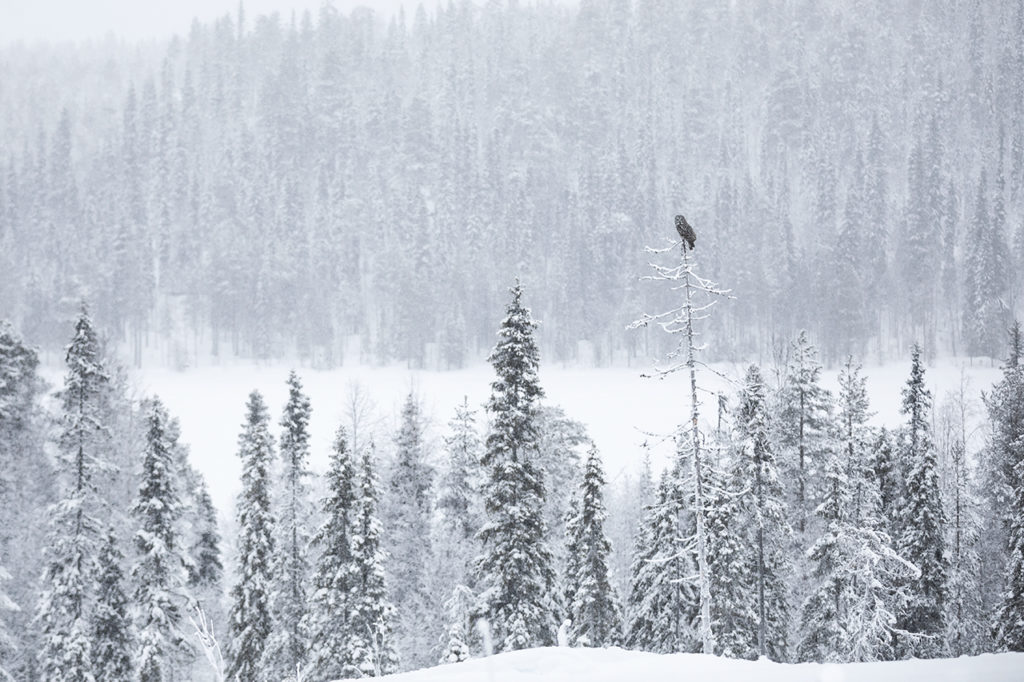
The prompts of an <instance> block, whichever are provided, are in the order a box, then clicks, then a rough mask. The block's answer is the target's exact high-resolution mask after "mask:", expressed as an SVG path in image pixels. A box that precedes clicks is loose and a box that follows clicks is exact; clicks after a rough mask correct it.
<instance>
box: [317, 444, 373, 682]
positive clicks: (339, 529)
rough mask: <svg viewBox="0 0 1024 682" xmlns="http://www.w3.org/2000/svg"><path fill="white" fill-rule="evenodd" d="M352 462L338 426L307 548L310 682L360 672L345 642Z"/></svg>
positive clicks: (351, 590) (351, 573) (351, 564)
mask: <svg viewBox="0 0 1024 682" xmlns="http://www.w3.org/2000/svg"><path fill="white" fill-rule="evenodd" d="M357 469H358V466H357V463H356V461H355V458H354V457H353V456H352V453H351V452H350V451H349V445H348V435H347V434H346V432H345V429H344V427H339V428H338V431H337V433H336V435H335V437H334V445H333V447H332V449H331V456H330V465H329V467H328V470H327V497H326V498H325V499H324V501H323V507H322V511H323V514H324V522H323V525H322V526H321V527H320V529H319V530H318V531H317V533H316V535H314V536H313V541H312V542H313V544H312V546H313V547H314V548H315V550H316V556H317V557H318V558H317V562H316V570H315V572H314V574H313V590H312V593H311V595H310V607H309V611H308V615H307V621H308V623H309V624H308V626H307V628H306V629H307V630H308V632H309V638H310V640H309V641H310V656H309V673H308V674H309V677H310V679H311V680H312V682H318V681H320V680H323V681H325V682H326V681H327V680H333V679H345V678H350V677H358V676H359V675H360V674H361V671H360V663H361V661H358V660H356V659H354V658H353V657H352V652H351V650H350V649H349V646H348V644H349V641H350V639H352V638H353V636H355V635H356V634H358V633H355V632H354V627H355V626H354V619H353V615H352V612H353V604H354V602H355V599H356V594H355V590H356V588H357V584H358V580H359V577H360V576H359V573H358V569H357V566H356V563H355V557H354V556H353V553H352V542H353V536H354V532H355V530H354V529H355V525H356V509H355V505H356V496H357V494H358V491H357V485H358V480H357Z"/></svg>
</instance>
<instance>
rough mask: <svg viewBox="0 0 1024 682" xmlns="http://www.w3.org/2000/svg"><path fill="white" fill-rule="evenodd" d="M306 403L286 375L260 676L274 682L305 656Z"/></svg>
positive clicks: (308, 519) (293, 379)
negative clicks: (269, 623) (267, 627)
mask: <svg viewBox="0 0 1024 682" xmlns="http://www.w3.org/2000/svg"><path fill="white" fill-rule="evenodd" d="M309 416H310V404H309V398H308V397H307V396H306V395H305V394H303V392H302V383H301V382H300V381H299V377H298V376H297V375H296V374H295V372H294V371H293V372H291V373H290V374H289V375H288V402H287V404H286V405H285V408H284V414H283V415H282V417H281V429H282V432H281V448H280V453H281V463H282V467H281V474H280V480H279V482H278V486H277V500H278V509H279V511H278V517H277V525H276V527H275V543H274V550H275V553H274V591H273V593H272V595H271V615H272V619H273V624H274V627H273V632H272V634H271V636H270V639H269V640H268V642H267V649H266V651H265V652H264V654H263V655H264V661H263V666H262V667H263V670H264V672H265V673H266V674H267V675H268V676H269V677H273V678H275V679H290V678H291V677H292V676H297V675H298V673H299V671H301V670H302V668H303V667H304V666H305V663H306V657H307V654H308V650H309V633H308V632H307V631H306V621H307V619H306V604H307V601H308V599H307V589H308V585H307V583H308V581H309V573H310V567H309V563H308V561H307V560H306V552H307V550H308V547H309V543H310V537H309V527H310V524H311V521H312V510H311V509H310V503H309V495H310V484H309V479H310V477H311V475H312V474H311V473H310V471H309Z"/></svg>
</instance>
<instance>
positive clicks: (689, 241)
mask: <svg viewBox="0 0 1024 682" xmlns="http://www.w3.org/2000/svg"><path fill="white" fill-rule="evenodd" d="M676 232H678V233H679V236H680V237H682V239H683V243H684V244H685V245H687V246H689V247H690V250H691V251H693V249H694V246H695V245H696V243H697V233H696V232H694V231H693V228H692V227H690V223H688V222H686V217H685V216H682V215H677V216H676ZM684 248H685V246H684Z"/></svg>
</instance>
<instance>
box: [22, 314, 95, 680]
mask: <svg viewBox="0 0 1024 682" xmlns="http://www.w3.org/2000/svg"><path fill="white" fill-rule="evenodd" d="M66 359H67V365H68V373H67V375H66V377H65V379H64V390H63V392H62V394H61V404H62V405H61V406H62V429H61V434H60V440H59V448H60V464H59V467H60V474H61V478H62V479H63V485H64V491H63V496H62V499H61V500H60V501H59V502H57V503H56V504H55V505H53V506H52V507H51V509H50V532H51V535H50V543H49V545H48V548H47V565H46V571H45V574H44V576H43V594H42V597H41V599H40V603H39V609H38V620H39V624H40V627H41V630H42V635H43V642H42V648H41V650H40V651H39V661H40V664H41V666H42V670H43V674H44V676H45V677H46V679H47V680H54V681H56V682H71V681H75V682H85V681H87V680H92V679H94V675H95V670H94V668H93V659H92V641H91V623H90V620H91V616H92V614H91V607H92V603H93V599H94V594H93V590H92V587H93V586H92V580H93V576H94V571H95V566H96V558H97V557H96V554H97V541H98V535H99V525H98V522H97V521H96V517H95V514H96V513H97V510H98V506H99V502H98V500H97V495H96V487H95V484H94V483H93V476H94V475H95V474H96V473H98V472H99V471H101V470H102V469H103V467H104V454H105V449H106V447H107V446H108V443H109V431H108V430H107V428H106V426H105V425H104V421H103V419H104V416H105V414H106V409H105V408H106V403H105V398H106V389H107V386H108V385H109V383H110V376H109V375H108V374H107V371H106V369H105V368H104V366H103V362H102V358H101V351H100V344H99V339H98V338H97V337H96V332H95V331H94V330H93V327H92V320H91V319H90V318H89V314H88V311H87V310H86V309H85V307H84V306H83V308H82V311H81V314H80V315H79V317H78V321H77V323H76V324H75V336H74V338H73V339H72V341H71V344H70V345H69V346H68V349H67V355H66Z"/></svg>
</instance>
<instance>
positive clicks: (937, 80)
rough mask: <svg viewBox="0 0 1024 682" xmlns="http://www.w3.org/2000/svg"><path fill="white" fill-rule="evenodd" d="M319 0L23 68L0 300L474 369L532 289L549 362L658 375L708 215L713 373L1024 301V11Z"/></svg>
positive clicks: (4, 151)
mask: <svg viewBox="0 0 1024 682" xmlns="http://www.w3.org/2000/svg"><path fill="white" fill-rule="evenodd" d="M404 16H405V19H392V20H391V21H390V23H384V22H380V21H378V20H377V19H376V18H375V17H374V15H373V13H372V12H370V11H368V10H357V11H355V12H353V13H351V14H349V15H343V14H341V13H339V12H337V11H336V10H333V9H331V8H330V6H329V5H325V6H324V8H323V9H321V10H320V11H319V13H316V14H309V13H307V14H304V15H302V16H300V17H297V18H296V19H295V20H293V21H289V20H288V19H281V18H278V17H277V16H274V17H265V16H262V17H240V16H233V17H225V18H224V19H221V20H219V21H217V22H214V23H212V24H200V23H196V24H194V26H193V29H192V31H191V32H190V33H189V35H188V36H186V37H184V38H175V39H173V40H171V41H169V42H168V43H166V44H164V45H156V46H154V45H153V44H151V43H146V44H130V43H119V42H112V41H111V42H106V43H100V44H83V45H80V46H78V47H73V46H67V45H64V46H56V47H32V48H27V47H23V46H13V47H7V48H4V49H0V69H2V73H3V74H4V77H3V79H2V81H0V273H2V275H0V310H4V311H6V312H5V313H4V315H5V316H12V317H13V319H14V322H15V324H16V325H17V326H19V327H20V328H21V329H22V330H23V332H24V334H25V335H26V337H27V338H28V339H29V340H30V341H31V342H33V343H36V344H39V345H41V346H42V347H44V348H54V349H55V348H58V347H60V346H61V345H62V344H63V343H65V340H66V336H67V325H68V323H69V320H71V319H72V318H73V316H74V314H75V312H76V311H77V309H78V303H79V301H80V300H82V299H87V300H88V301H90V303H91V305H92V307H93V310H94V312H95V315H96V318H97V319H98V321H100V322H101V324H102V325H103V326H104V327H106V328H108V329H111V330H116V334H117V339H116V340H117V341H119V342H121V343H124V344H125V345H127V347H128V348H129V349H130V351H131V352H132V355H133V356H134V359H135V361H136V363H139V362H141V361H142V358H143V357H144V356H146V354H147V353H148V352H149V351H147V350H146V349H147V345H149V346H150V347H154V346H159V347H160V348H162V357H164V358H167V359H169V361H171V362H174V363H180V364H190V363H192V362H194V361H195V358H197V357H205V356H207V355H209V354H216V355H220V356H227V357H230V356H242V357H255V358H276V357H285V356H289V357H292V356H298V357H300V358H303V359H304V360H306V361H308V362H309V363H310V364H313V365H319V366H332V365H337V364H339V363H341V362H345V361H350V360H352V359H353V358H351V357H346V355H348V356H351V355H352V354H358V355H359V356H360V357H359V360H363V361H367V360H368V361H374V362H388V361H396V360H403V361H408V362H410V363H411V364H413V365H420V366H442V367H445V366H447V367H457V366H461V365H462V364H464V363H466V362H469V361H475V360H478V359H480V358H482V357H483V356H484V354H485V353H486V351H487V349H489V348H490V347H491V345H492V343H493V339H494V336H493V335H494V329H495V325H496V323H497V321H498V320H497V314H498V311H500V310H501V306H502V302H503V301H504V300H505V298H506V296H507V288H508V286H510V285H511V284H512V283H513V282H514V280H515V278H516V277H519V278H521V279H522V281H523V283H524V285H525V288H526V295H525V300H526V303H527V304H528V305H530V306H531V307H532V308H533V311H534V314H535V316H536V317H537V318H538V319H539V320H541V321H542V326H541V329H540V332H539V339H540V343H541V345H542V348H543V349H544V350H545V353H546V354H547V357H548V358H550V359H551V360H553V361H570V362H571V361H574V360H578V359H580V356H581V355H585V356H588V357H587V358H586V359H588V360H592V361H594V362H596V363H599V364H605V363H612V362H622V361H631V360H635V359H643V360H646V359H648V358H650V357H654V356H656V355H659V354H661V353H663V352H664V350H665V348H664V346H665V344H668V343H671V339H665V338H659V337H658V335H656V334H648V333H645V332H626V331H625V326H626V325H627V324H628V323H629V322H631V321H632V320H634V319H636V318H637V317H638V316H639V315H640V314H641V313H643V312H645V311H647V312H651V311H657V310H662V309H664V308H665V307H666V304H668V303H670V297H671V296H672V295H673V294H672V293H671V292H669V291H666V290H664V289H663V288H659V287H656V286H652V285H651V283H649V282H643V281H641V280H640V277H642V276H644V275H646V274H648V268H647V261H648V259H649V258H650V256H649V254H647V253H645V251H644V247H645V246H655V247H661V246H664V245H665V240H667V239H670V238H673V237H674V236H675V234H674V230H673V216H674V215H675V214H676V213H684V214H685V215H686V216H687V219H688V220H689V222H690V223H691V224H692V225H693V226H694V228H695V230H696V233H697V250H696V252H695V255H696V257H697V259H698V264H699V268H700V271H701V273H702V274H703V275H705V276H708V277H711V278H712V279H714V280H715V281H717V282H718V283H720V284H721V285H722V286H723V287H725V288H729V289H731V290H732V293H733V294H734V295H735V297H736V299H735V301H731V302H728V303H726V304H723V305H721V306H720V307H719V308H718V309H717V310H716V314H715V315H714V316H713V317H712V319H711V320H709V325H710V328H709V329H708V331H707V334H706V336H705V337H703V339H702V341H703V342H705V343H707V344H708V350H709V352H708V355H709V357H710V358H711V359H722V360H730V359H738V358H744V357H751V356H754V355H764V354H766V353H772V352H774V351H775V350H776V349H779V348H785V347H786V344H787V343H788V341H789V340H790V339H791V338H792V337H793V335H794V334H795V332H796V331H797V330H798V329H801V328H806V329H808V330H809V332H810V333H811V336H812V338H814V339H815V340H816V341H817V343H818V345H819V346H820V348H821V350H822V354H823V358H824V360H825V361H826V362H827V363H829V364H835V363H837V362H838V361H839V360H840V359H841V358H843V357H844V356H845V355H846V354H847V353H854V354H856V355H859V356H863V357H866V358H868V359H875V358H877V359H886V358H892V357H902V356H905V351H906V348H908V347H909V345H910V344H911V343H912V342H915V341H919V342H921V343H923V345H924V348H925V353H926V354H928V355H934V354H938V353H957V354H961V355H971V356H996V357H998V356H999V354H1000V352H1001V349H1002V346H1003V343H1004V339H1005V329H1006V327H1007V326H1008V324H1009V322H1010V321H1011V319H1012V318H1013V317H1014V315H1015V313H1017V312H1019V309H1020V303H1019V301H1020V299H1021V296H1020V293H1021V286H1022V284H1024V281H1022V280H1024V278H1018V277H1015V273H1019V272H1024V192H1022V189H1024V1H1022V0H992V1H991V2H954V1H952V0H938V1H933V2H919V3H905V4H900V3H890V2H886V1H883V0H861V1H859V2H847V1H845V0H844V1H840V0H833V1H830V2H819V1H816V0H794V1H792V2H786V3H772V7H770V8H769V7H767V6H763V5H761V4H759V3H708V2H701V1H693V2H679V1H677V0H635V1H634V2H630V1H629V0H591V1H586V0H584V1H583V2H581V3H580V4H579V7H573V8H570V7H564V6H556V5H553V4H550V3H548V4H545V3H536V4H534V3H514V2H510V3H507V4H506V3H501V2H489V3H486V4H485V5H484V6H483V7H477V6H475V5H474V4H472V3H468V2H454V3H449V4H446V5H444V6H442V7H440V8H439V9H438V10H436V12H433V13H428V12H426V11H424V10H423V9H422V8H420V9H419V10H418V11H416V12H415V13H410V14H408V15H404Z"/></svg>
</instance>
